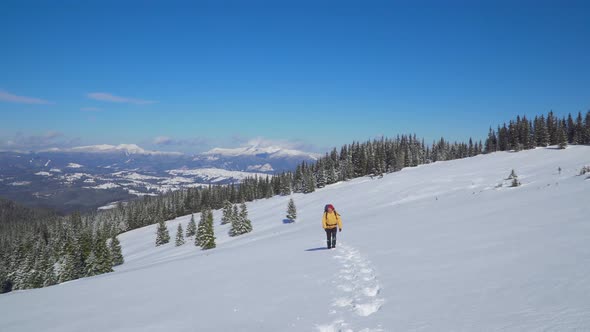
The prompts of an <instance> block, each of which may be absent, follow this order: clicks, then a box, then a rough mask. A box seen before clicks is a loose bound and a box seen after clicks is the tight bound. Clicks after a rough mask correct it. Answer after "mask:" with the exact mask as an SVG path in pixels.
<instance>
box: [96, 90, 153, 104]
mask: <svg viewBox="0 0 590 332" xmlns="http://www.w3.org/2000/svg"><path fill="white" fill-rule="evenodd" d="M86 96H87V97H88V98H90V99H94V100H100V101H108V102H112V103H126V104H136V105H146V104H154V103H156V101H153V100H145V99H137V98H129V97H121V96H115V95H113V94H110V93H106V92H92V93H89V94H87V95H86Z"/></svg>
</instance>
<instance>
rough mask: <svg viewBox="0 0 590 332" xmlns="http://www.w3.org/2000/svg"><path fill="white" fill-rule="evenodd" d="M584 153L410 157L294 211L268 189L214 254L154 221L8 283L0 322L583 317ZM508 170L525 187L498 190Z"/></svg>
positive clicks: (508, 322) (494, 326)
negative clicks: (106, 262) (334, 238)
mask: <svg viewBox="0 0 590 332" xmlns="http://www.w3.org/2000/svg"><path fill="white" fill-rule="evenodd" d="M584 165H590V147H582V146H573V147H570V148H568V149H566V150H555V149H536V150H531V151H524V152H519V153H494V154H491V155H482V156H477V157H473V158H469V159H464V160H456V161H450V162H439V163H435V164H431V165H424V166H419V167H416V168H409V169H404V170H402V171H401V172H397V173H393V174H388V175H386V176H385V177H383V178H382V179H375V180H371V179H368V178H361V179H356V180H353V181H349V182H345V183H337V184H335V185H332V186H329V187H326V188H323V189H320V190H317V191H316V192H315V193H312V194H308V195H301V194H296V195H293V198H294V199H295V203H296V205H297V208H298V217H299V218H298V221H297V222H296V223H293V224H283V218H284V215H285V211H286V207H287V201H288V199H289V197H275V198H272V199H268V200H260V201H256V202H253V203H248V207H249V212H250V219H251V220H252V223H253V226H254V231H253V232H252V233H250V234H247V235H244V236H241V237H238V238H229V237H228V236H227V235H226V234H227V230H228V228H227V227H226V226H219V220H220V213H219V211H215V213H214V215H215V219H216V229H215V230H216V233H217V248H216V249H213V250H209V251H200V250H197V248H195V247H194V245H192V243H187V244H185V245H184V246H182V247H174V244H173V243H170V244H168V245H165V246H163V247H158V248H155V247H154V241H155V225H154V226H148V227H145V228H142V229H138V230H135V231H132V232H128V233H125V234H122V235H120V240H121V242H122V245H123V253H124V255H125V260H126V263H125V264H124V265H122V266H120V267H119V268H117V270H116V272H114V273H110V274H107V275H101V276H96V277H92V278H86V279H81V280H77V281H72V282H68V283H65V284H61V285H57V286H53V287H49V288H44V289H36V290H28V291H17V292H12V293H8V294H5V295H1V296H0V313H2V316H1V319H0V331H15V332H16V331H36V330H43V331H340V330H341V331H450V330H453V331H491V330H508V331H538V330H551V331H566V330H580V331H582V330H584V331H586V330H590V296H589V294H590V245H588V244H589V243H590V204H589V203H590V200H589V195H590V179H586V177H587V176H588V175H585V176H578V173H579V170H580V169H581V168H582V167H583V166H584ZM559 167H561V173H560V172H558V168H559ZM511 169H515V171H516V173H517V174H518V175H519V179H520V181H521V182H522V186H520V187H517V188H508V187H505V186H503V187H499V188H498V187H497V185H498V184H499V183H503V182H505V181H504V179H505V178H506V177H507V176H508V175H509V174H510V171H511ZM326 203H332V204H334V205H335V206H336V209H337V210H338V211H339V212H340V213H341V215H342V218H343V223H344V230H343V232H342V233H339V234H338V237H339V240H338V248H337V249H336V250H323V249H322V248H323V247H324V246H325V239H324V232H323V231H322V229H321V227H320V218H321V214H322V209H323V206H324V205H325V204H326ZM195 218H196V219H197V220H198V218H199V215H195ZM189 219H190V216H186V217H181V218H177V219H176V220H173V221H170V222H168V228H169V230H170V233H171V236H172V238H174V234H175V232H176V227H177V225H178V223H182V224H183V226H184V227H185V228H186V224H187V223H188V221H189Z"/></svg>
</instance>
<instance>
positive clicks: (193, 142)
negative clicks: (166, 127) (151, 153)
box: [152, 136, 210, 146]
mask: <svg viewBox="0 0 590 332" xmlns="http://www.w3.org/2000/svg"><path fill="white" fill-rule="evenodd" d="M152 144H154V145H168V146H172V145H175V146H204V145H209V144H210V141H209V139H207V138H205V137H192V138H183V139H176V138H172V137H168V136H157V137H154V139H153V140H152Z"/></svg>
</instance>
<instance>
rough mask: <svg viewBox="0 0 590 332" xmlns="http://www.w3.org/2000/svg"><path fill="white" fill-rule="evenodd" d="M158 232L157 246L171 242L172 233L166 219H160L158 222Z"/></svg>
mask: <svg viewBox="0 0 590 332" xmlns="http://www.w3.org/2000/svg"><path fill="white" fill-rule="evenodd" d="M156 234H157V235H156V247H157V246H161V245H163V244H166V243H168V242H170V233H168V227H166V221H165V220H164V219H160V221H159V222H158V230H157V233H156Z"/></svg>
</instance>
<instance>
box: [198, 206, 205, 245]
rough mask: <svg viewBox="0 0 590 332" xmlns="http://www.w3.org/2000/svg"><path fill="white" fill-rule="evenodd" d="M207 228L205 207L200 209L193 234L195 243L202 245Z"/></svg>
mask: <svg viewBox="0 0 590 332" xmlns="http://www.w3.org/2000/svg"><path fill="white" fill-rule="evenodd" d="M206 228H207V209H203V210H202V211H201V219H199V225H198V226H197V234H196V236H195V245H196V246H197V247H201V246H202V245H203V237H204V234H205V231H206Z"/></svg>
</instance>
